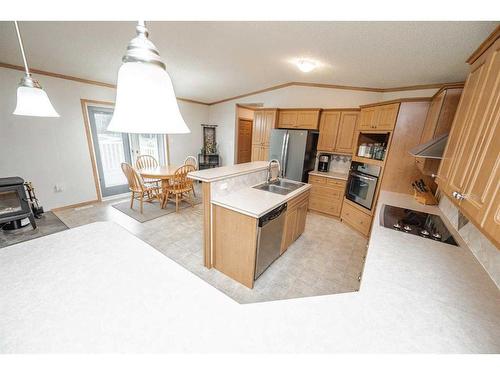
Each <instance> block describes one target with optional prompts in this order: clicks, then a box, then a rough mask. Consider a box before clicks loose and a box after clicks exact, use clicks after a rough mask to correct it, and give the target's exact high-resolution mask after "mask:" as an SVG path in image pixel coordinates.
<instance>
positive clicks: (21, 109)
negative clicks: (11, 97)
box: [14, 86, 59, 117]
mask: <svg viewBox="0 0 500 375" xmlns="http://www.w3.org/2000/svg"><path fill="white" fill-rule="evenodd" d="M14 114H15V115H20V116H39V117H59V114H58V113H57V112H56V110H55V109H54V107H53V106H52V103H51V102H50V99H49V97H48V96H47V94H46V93H45V91H43V89H41V88H38V87H27V86H19V87H18V88H17V105H16V109H15V110H14Z"/></svg>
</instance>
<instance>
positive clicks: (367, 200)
mask: <svg viewBox="0 0 500 375" xmlns="http://www.w3.org/2000/svg"><path fill="white" fill-rule="evenodd" d="M377 180H378V179H377V177H373V176H370V175H367V174H364V173H360V172H355V171H351V172H350V173H349V181H348V187H347V194H346V197H347V199H349V200H351V201H353V202H356V203H358V204H359V205H361V206H363V207H365V208H367V209H369V210H371V209H372V204H373V198H374V196H375V188H376V187H377Z"/></svg>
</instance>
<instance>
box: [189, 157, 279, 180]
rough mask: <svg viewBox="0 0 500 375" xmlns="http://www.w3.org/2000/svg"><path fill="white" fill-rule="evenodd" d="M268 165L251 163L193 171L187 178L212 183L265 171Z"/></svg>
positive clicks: (263, 162)
mask: <svg viewBox="0 0 500 375" xmlns="http://www.w3.org/2000/svg"><path fill="white" fill-rule="evenodd" d="M268 165H269V162H268V161H253V162H251V163H242V164H234V165H228V166H225V167H218V168H210V169H203V170H201V171H194V172H190V173H189V174H188V177H189V178H191V179H193V180H198V181H203V182H214V181H220V180H225V179H227V178H230V177H235V176H239V175H243V174H247V173H252V172H257V171H261V170H264V169H267V167H268Z"/></svg>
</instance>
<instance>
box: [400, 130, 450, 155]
mask: <svg viewBox="0 0 500 375" xmlns="http://www.w3.org/2000/svg"><path fill="white" fill-rule="evenodd" d="M447 142H448V134H443V135H440V136H439V137H437V138H434V139H431V140H430V141H429V142H425V143H422V144H421V145H418V146H415V147H413V148H412V149H411V150H410V151H408V152H409V153H410V154H411V155H413V156H415V157H417V158H428V159H442V158H443V154H444V149H445V147H446V143H447Z"/></svg>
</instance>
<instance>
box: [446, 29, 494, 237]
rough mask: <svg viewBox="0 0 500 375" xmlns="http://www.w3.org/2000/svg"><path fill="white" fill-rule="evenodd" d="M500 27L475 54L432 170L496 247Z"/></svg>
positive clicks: (457, 203) (461, 209)
mask: <svg viewBox="0 0 500 375" xmlns="http://www.w3.org/2000/svg"><path fill="white" fill-rule="evenodd" d="M499 38H500V31H499V29H497V30H496V34H493V35H492V36H491V37H490V38H488V41H489V47H488V48H487V49H485V48H484V43H483V45H482V47H481V51H482V52H480V53H475V54H474V55H473V56H474V59H473V60H474V61H473V62H472V65H471V71H470V73H469V76H468V77H467V81H466V83H465V87H464V91H463V94H462V98H461V100H460V104H459V106H458V109H457V113H456V116H455V119H454V121H453V125H452V128H451V132H450V136H449V139H448V144H447V146H446V150H445V153H444V156H443V160H442V163H441V166H440V169H439V172H438V178H437V182H438V184H439V187H440V188H441V190H442V191H443V192H444V194H446V195H447V196H448V197H450V198H451V200H452V202H454V203H455V204H456V205H457V206H458V207H459V209H460V211H461V212H462V213H463V214H464V215H465V216H466V217H467V218H468V219H469V220H471V221H472V222H474V223H475V224H476V226H478V228H479V229H480V230H482V231H483V233H484V234H485V235H486V236H488V238H490V239H491V240H492V241H493V242H494V243H495V245H496V246H497V247H499V246H500V206H499V205H500V142H499V139H500V132H499V129H500V105H499V103H500V80H499V79H498V77H500V39H499Z"/></svg>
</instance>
